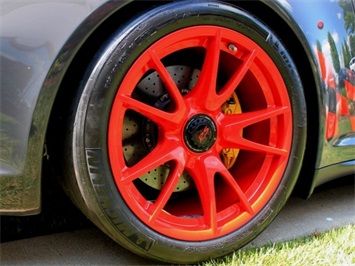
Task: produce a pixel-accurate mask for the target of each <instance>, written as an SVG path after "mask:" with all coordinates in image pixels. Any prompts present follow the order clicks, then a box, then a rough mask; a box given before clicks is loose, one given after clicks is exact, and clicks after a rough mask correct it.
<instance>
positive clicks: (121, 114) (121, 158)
mask: <svg viewBox="0 0 355 266" xmlns="http://www.w3.org/2000/svg"><path fill="white" fill-rule="evenodd" d="M115 103H116V100H115ZM115 103H114V106H115ZM124 109H125V108H124ZM113 110H114V108H112V112H113V113H117V112H114V111H113ZM119 113H120V116H121V118H122V117H123V113H124V112H119ZM116 120H117V118H116ZM110 121H111V120H110ZM110 124H111V122H110ZM110 128H111V127H110ZM110 132H111V129H110ZM117 133H118V132H117ZM110 135H112V134H109V136H110ZM113 135H115V134H113ZM118 135H119V133H118ZM109 138H110V137H109ZM109 143H110V140H109ZM109 152H112V149H110V145H109ZM115 156H116V158H118V157H117V155H115ZM110 157H112V154H111V153H110ZM119 157H120V161H121V162H123V161H124V159H123V157H122V156H119ZM112 167H113V166H112ZM113 168H114V167H113ZM284 168H285V167H284ZM113 171H114V176H117V173H118V172H120V171H117V169H116V171H115V170H113ZM115 172H116V175H115ZM277 185H278V184H275V186H274V188H273V191H275V189H276V187H277ZM118 188H119V186H118ZM119 189H120V188H119ZM121 193H122V194H125V192H124V191H121ZM271 194H273V193H271ZM270 198H271V197H270ZM262 205H266V203H265V202H264V204H262ZM136 215H137V214H136ZM138 216H139V215H138ZM140 218H141V219H142V217H140ZM143 220H144V219H143ZM247 220H248V219H247ZM243 224H244V222H243ZM226 225H227V224H226ZM234 229H235V228H234ZM167 230H168V231H169V230H170V231H171V228H169V227H167ZM158 231H160V232H161V233H163V234H165V233H164V230H162V229H160V230H158ZM177 231H178V230H177ZM207 231H208V230H207ZM231 231H232V230H231ZM170 233H171V232H170ZM199 233H202V231H199ZM177 234H178V233H176V235H177ZM179 234H180V232H179ZM168 235H169V234H168ZM196 240H201V238H200V237H198V238H197V239H196Z"/></svg>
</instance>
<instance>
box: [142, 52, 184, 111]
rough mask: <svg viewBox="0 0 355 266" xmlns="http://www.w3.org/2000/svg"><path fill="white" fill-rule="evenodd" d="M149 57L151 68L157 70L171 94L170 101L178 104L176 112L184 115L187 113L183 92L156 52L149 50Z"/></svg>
mask: <svg viewBox="0 0 355 266" xmlns="http://www.w3.org/2000/svg"><path fill="white" fill-rule="evenodd" d="M149 55H150V59H151V60H150V65H151V66H150V67H151V68H153V69H155V70H156V71H157V72H158V74H159V77H160V78H161V80H162V81H163V83H164V85H165V88H166V89H167V91H168V92H169V96H170V99H171V100H173V101H174V103H175V104H176V106H175V110H179V112H178V113H179V114H180V115H183V114H185V113H186V111H187V110H186V105H185V102H184V100H183V97H182V95H181V92H180V91H179V89H178V87H177V85H176V84H175V81H174V80H173V79H172V77H171V75H170V74H169V72H168V70H167V69H166V67H165V66H164V65H163V63H162V62H161V61H160V59H159V57H158V56H157V54H156V52H155V51H154V50H152V49H151V50H149Z"/></svg>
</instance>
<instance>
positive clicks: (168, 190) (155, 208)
mask: <svg viewBox="0 0 355 266" xmlns="http://www.w3.org/2000/svg"><path fill="white" fill-rule="evenodd" d="M176 163H177V165H176V166H175V167H174V169H173V171H171V173H170V174H169V176H168V178H167V180H166V181H165V183H164V186H163V189H162V190H161V192H160V194H159V196H158V198H157V200H156V201H155V202H154V203H153V204H151V205H150V206H149V210H148V212H149V213H151V216H150V219H149V222H150V223H154V221H155V220H156V219H157V217H158V216H159V214H160V213H161V212H162V211H163V209H164V207H165V205H166V203H167V202H168V200H169V199H170V196H171V195H172V193H173V192H174V189H175V188H176V185H177V183H178V182H179V180H180V177H181V175H182V173H183V171H184V166H185V165H184V163H183V162H181V161H177V162H176Z"/></svg>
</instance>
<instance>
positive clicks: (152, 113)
mask: <svg viewBox="0 0 355 266" xmlns="http://www.w3.org/2000/svg"><path fill="white" fill-rule="evenodd" d="M119 99H120V100H121V101H122V103H123V105H124V106H125V107H126V108H127V109H132V110H134V111H136V112H138V113H140V114H141V115H143V116H145V117H147V118H149V119H150V120H152V121H154V122H155V123H156V124H159V125H160V126H162V127H163V128H170V129H175V128H177V127H179V125H180V123H181V121H182V117H183V115H182V114H181V113H179V112H177V111H176V112H173V113H169V112H165V111H164V110H160V109H158V108H155V107H153V106H150V105H148V104H145V103H143V102H140V101H138V100H136V99H134V98H132V97H131V96H128V95H123V94H120V95H119Z"/></svg>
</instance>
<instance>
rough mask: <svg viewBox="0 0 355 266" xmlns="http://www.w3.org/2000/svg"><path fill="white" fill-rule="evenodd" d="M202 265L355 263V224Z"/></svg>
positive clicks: (323, 264) (243, 252) (281, 265)
mask: <svg viewBox="0 0 355 266" xmlns="http://www.w3.org/2000/svg"><path fill="white" fill-rule="evenodd" d="M200 265H201V266H217V265H218V266H232V265H233V266H234V265H238V266H239V265H248V266H250V265H253V266H254V265H279V266H287V265H297V266H298V265H317V266H318V265H320V266H326V265H329V266H330V265H331V266H334V265H346V266H348V265H355V225H348V226H345V227H342V228H338V229H332V230H330V231H327V232H324V233H317V232H315V233H313V235H312V236H309V237H305V238H301V239H296V240H293V241H288V242H284V243H277V244H269V245H266V246H263V247H259V248H252V249H247V250H239V251H236V252H234V253H233V254H231V255H229V256H226V257H224V258H223V259H219V260H211V261H208V262H205V263H202V264H200Z"/></svg>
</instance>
